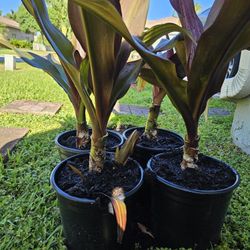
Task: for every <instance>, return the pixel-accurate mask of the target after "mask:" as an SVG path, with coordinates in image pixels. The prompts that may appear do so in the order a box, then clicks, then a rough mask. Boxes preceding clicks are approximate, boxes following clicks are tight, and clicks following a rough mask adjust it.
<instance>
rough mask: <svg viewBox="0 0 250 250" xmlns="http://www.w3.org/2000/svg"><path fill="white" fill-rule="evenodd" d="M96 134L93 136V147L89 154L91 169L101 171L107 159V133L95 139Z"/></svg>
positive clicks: (91, 170)
mask: <svg viewBox="0 0 250 250" xmlns="http://www.w3.org/2000/svg"><path fill="white" fill-rule="evenodd" d="M95 138H96V137H95V135H93V134H92V136H91V148H90V156H89V171H90V172H99V173H100V172H101V171H102V169H103V165H104V161H105V159H106V138H107V135H105V136H103V137H99V138H97V139H95Z"/></svg>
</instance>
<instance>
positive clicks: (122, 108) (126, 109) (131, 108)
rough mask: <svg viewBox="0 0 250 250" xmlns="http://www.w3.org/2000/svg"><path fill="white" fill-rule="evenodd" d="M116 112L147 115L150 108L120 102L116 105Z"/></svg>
mask: <svg viewBox="0 0 250 250" xmlns="http://www.w3.org/2000/svg"><path fill="white" fill-rule="evenodd" d="M114 112H115V113H117V114H121V115H137V116H147V115H148V108H145V107H142V106H135V105H128V104H119V105H117V106H115V108H114Z"/></svg>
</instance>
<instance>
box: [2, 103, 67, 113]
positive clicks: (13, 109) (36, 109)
mask: <svg viewBox="0 0 250 250" xmlns="http://www.w3.org/2000/svg"><path fill="white" fill-rule="evenodd" d="M61 106H62V104H61V103H52V102H40V101H29V100H17V101H14V102H12V103H10V104H8V105H6V106H5V107H2V108H1V109H0V112H3V113H18V114H35V115H55V114H56V113H57V112H58V111H59V109H60V108H61Z"/></svg>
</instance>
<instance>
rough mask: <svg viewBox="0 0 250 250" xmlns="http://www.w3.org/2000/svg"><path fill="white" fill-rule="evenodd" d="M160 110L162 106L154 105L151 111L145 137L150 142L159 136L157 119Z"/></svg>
mask: <svg viewBox="0 0 250 250" xmlns="http://www.w3.org/2000/svg"><path fill="white" fill-rule="evenodd" d="M160 108H161V106H160V105H155V104H152V106H151V107H150V109H149V114H148V119H147V122H146V126H145V131H144V135H145V136H146V137H147V138H148V139H150V140H152V139H153V138H155V137H156V136H157V119H158V116H159V113H160Z"/></svg>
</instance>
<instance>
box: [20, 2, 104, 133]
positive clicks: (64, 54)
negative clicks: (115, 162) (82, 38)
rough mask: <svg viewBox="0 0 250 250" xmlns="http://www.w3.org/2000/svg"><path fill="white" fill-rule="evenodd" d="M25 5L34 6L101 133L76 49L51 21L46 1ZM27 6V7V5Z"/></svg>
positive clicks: (49, 39)
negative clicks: (77, 59) (81, 75)
mask: <svg viewBox="0 0 250 250" xmlns="http://www.w3.org/2000/svg"><path fill="white" fill-rule="evenodd" d="M22 1H23V3H24V2H25V3H26V4H27V3H29V4H30V5H29V8H30V6H32V9H33V13H34V16H35V18H36V21H37V23H38V24H39V26H40V28H41V30H42V32H43V34H44V35H45V36H46V38H47V40H48V41H49V43H50V44H51V46H52V47H53V49H54V50H55V52H56V53H57V55H58V57H59V59H60V62H61V64H62V66H63V68H64V70H65V73H66V75H67V77H68V79H69V80H70V81H69V82H71V83H72V84H73V85H74V87H75V89H76V90H77V92H78V93H79V95H80V97H81V100H82V102H83V103H84V105H85V107H86V108H87V111H88V113H89V116H90V118H91V120H92V123H93V127H94V129H95V130H96V131H100V127H99V124H98V123H97V122H96V121H97V116H96V112H95V108H94V105H93V103H92V101H91V99H90V96H89V94H88V90H87V89H86V88H82V84H81V79H80V72H79V69H78V67H79V65H78V63H77V62H76V61H75V57H74V55H75V49H74V47H73V45H72V44H71V42H70V41H69V40H68V39H67V38H66V37H65V36H64V35H63V34H62V32H61V31H60V30H58V29H57V28H56V27H55V26H54V25H53V24H52V23H51V21H50V19H49V16H48V11H47V7H46V3H45V1H44V0H22ZM25 6H26V5H25Z"/></svg>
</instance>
